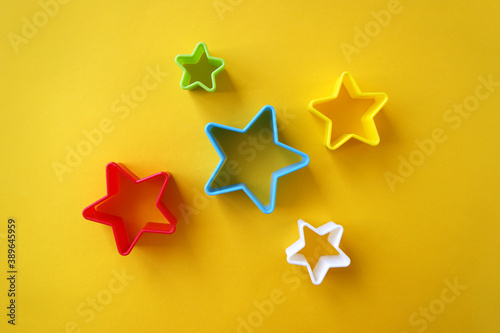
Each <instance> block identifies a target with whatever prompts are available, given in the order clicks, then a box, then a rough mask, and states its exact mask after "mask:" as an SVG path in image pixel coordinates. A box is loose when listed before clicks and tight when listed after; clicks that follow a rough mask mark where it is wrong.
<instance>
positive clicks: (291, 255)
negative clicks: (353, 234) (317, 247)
mask: <svg viewBox="0 0 500 333" xmlns="http://www.w3.org/2000/svg"><path fill="white" fill-rule="evenodd" d="M298 225H299V235H300V238H299V240H297V241H296V242H295V243H293V244H292V245H290V246H289V247H288V248H287V249H286V251H285V252H286V260H287V261H288V263H290V264H293V265H300V266H306V267H307V270H308V271H309V275H310V276H311V280H312V283H314V284H316V285H318V284H320V283H321V282H323V279H324V278H325V275H326V273H327V272H328V269H330V268H331V267H347V266H349V264H350V263H351V259H349V257H348V256H347V255H346V254H345V253H344V252H343V251H342V250H341V249H340V248H339V243H340V239H341V238H342V233H343V231H344V228H342V226H341V225H338V224H336V223H334V222H328V223H326V224H323V225H322V226H321V227H319V228H315V227H313V226H312V225H310V224H309V223H307V222H305V221H304V220H301V219H299V220H298ZM304 227H308V228H309V229H311V230H312V231H314V232H315V233H317V234H318V235H319V236H323V235H326V234H329V235H328V242H329V243H330V244H331V245H332V246H333V247H334V248H335V250H337V252H338V254H336V255H325V256H321V257H319V259H318V262H317V263H316V266H314V269H311V265H310V264H309V262H308V261H307V259H306V257H305V256H304V255H303V254H301V253H299V251H300V250H302V249H303V248H304V247H305V245H306V241H305V238H304Z"/></svg>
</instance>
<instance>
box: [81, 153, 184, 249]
mask: <svg viewBox="0 0 500 333" xmlns="http://www.w3.org/2000/svg"><path fill="white" fill-rule="evenodd" d="M120 176H124V178H123V177H122V180H121V181H120ZM170 177H171V175H170V173H167V172H159V173H156V174H154V175H151V176H149V177H146V178H142V179H139V177H137V176H136V175H135V174H133V173H132V172H131V171H130V170H128V169H127V168H126V167H125V166H124V165H121V164H118V163H114V162H111V163H109V164H108V165H107V166H106V185H107V194H106V195H105V196H104V197H103V198H101V199H99V200H98V201H96V202H94V203H93V204H91V205H90V206H88V207H86V208H85V209H84V210H83V213H82V215H83V217H84V218H85V219H87V220H90V221H94V222H98V223H102V224H106V225H109V226H111V227H112V228H113V234H114V236H115V241H116V246H117V248H118V252H119V253H120V254H121V255H123V256H126V255H128V254H129V253H130V251H132V248H133V247H134V246H135V244H136V243H137V241H138V240H139V238H140V237H141V235H142V234H143V233H145V232H150V233H159V234H171V233H173V232H174V231H175V225H176V223H177V220H176V218H175V217H174V216H173V215H172V213H171V212H170V211H169V210H168V208H167V207H166V206H165V204H164V203H163V201H162V197H163V195H164V192H165V188H166V186H167V183H168V181H169V179H170ZM123 179H125V180H126V181H127V182H130V183H131V184H132V185H137V184H140V183H145V182H148V181H151V180H155V181H156V180H161V181H163V185H162V186H161V190H160V192H159V194H158V198H157V200H156V207H157V208H158V210H159V211H160V212H161V214H162V215H163V216H164V217H165V218H166V220H167V221H168V222H169V223H158V222H147V223H145V225H144V227H143V228H142V229H141V230H140V231H139V233H138V234H137V236H136V237H135V238H134V239H133V240H132V241H130V239H129V236H128V233H127V229H126V227H125V223H124V219H123V218H122V217H120V216H117V215H112V214H110V213H107V212H106V211H102V210H99V206H100V205H101V204H103V203H104V202H106V201H108V200H110V199H113V198H115V197H116V196H117V195H118V194H119V193H120V189H121V186H120V184H122V185H123V184H124V183H123Z"/></svg>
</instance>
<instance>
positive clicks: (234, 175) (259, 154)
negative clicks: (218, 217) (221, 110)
mask: <svg viewBox="0 0 500 333" xmlns="http://www.w3.org/2000/svg"><path fill="white" fill-rule="evenodd" d="M205 132H206V134H207V136H208V138H209V140H210V142H211V143H212V145H213V146H214V148H215V150H216V152H217V154H218V155H219V157H220V161H219V163H218V164H217V167H216V168H215V170H214V172H213V173H212V175H211V176H210V178H209V180H208V182H207V184H206V185H205V192H206V193H207V194H209V195H218V194H223V193H228V192H233V191H238V190H243V191H244V192H245V193H246V194H247V195H248V197H250V199H251V200H252V201H253V202H254V203H255V204H256V205H257V207H259V209H260V210H261V211H262V212H264V213H266V214H269V213H271V212H272V211H273V210H274V207H275V204H276V187H277V182H278V178H279V177H281V176H284V175H286V174H289V173H291V172H294V171H297V170H299V169H301V168H303V167H305V166H306V165H308V164H309V156H308V155H307V154H305V153H303V152H301V151H298V150H297V149H294V148H292V147H289V146H287V145H285V144H283V143H281V142H279V141H278V127H277V121H276V111H275V110H274V108H273V107H272V106H270V105H266V106H264V107H263V108H262V109H261V110H260V111H259V112H258V113H257V115H256V116H255V117H254V118H253V119H252V120H251V121H250V122H249V123H248V124H247V125H246V127H245V128H243V129H238V128H234V127H229V126H225V125H220V124H216V123H208V124H207V125H206V126H205ZM228 151H230V153H231V155H232V156H229V157H228V154H227V153H228ZM235 156H236V158H234V157H235ZM277 157H278V159H276V158H277ZM273 159H275V160H273ZM274 168H276V169H274ZM262 170H267V173H269V172H270V171H271V170H274V171H272V173H271V175H270V177H267V178H266V177H263V176H262V173H266V171H262ZM245 176H247V177H248V178H252V177H253V178H254V180H255V181H254V182H251V181H247V182H245V181H244V180H243V179H242V178H244V177H245ZM263 182H267V183H266V184H265V186H260V185H262V183H263ZM259 187H260V189H261V191H260V192H259V191H258V190H259ZM252 188H253V189H254V190H252ZM263 193H264V194H263Z"/></svg>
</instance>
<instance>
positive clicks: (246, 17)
mask: <svg viewBox="0 0 500 333" xmlns="http://www.w3.org/2000/svg"><path fill="white" fill-rule="evenodd" d="M44 1H46V0H42V2H44ZM221 1H222V0H221ZM222 3H223V4H225V5H226V7H225V8H224V9H225V11H223V12H221V10H223V9H220V10H219V12H218V10H217V9H216V7H215V6H214V2H213V1H212V0H206V1H205V0H204V1H175V2H174V1H152V0H147V1H138V0H137V1H100V2H98V3H97V2H88V1H81V0H73V1H72V2H70V3H68V4H65V5H60V8H59V11H58V12H57V13H56V14H55V15H54V16H53V17H50V19H49V20H48V22H47V24H46V25H45V26H43V27H41V28H39V29H38V32H37V33H36V35H34V36H32V38H29V39H28V42H27V43H26V44H21V45H19V47H18V52H17V53H16V52H15V49H14V47H13V46H12V44H11V42H10V41H9V38H8V36H9V33H11V32H12V33H15V34H17V35H21V34H22V27H23V24H24V23H23V17H26V18H27V19H28V20H29V21H31V22H32V21H33V15H35V14H36V13H37V12H39V11H40V10H41V7H40V5H39V3H38V1H14V2H12V1H5V0H4V1H2V3H1V4H0V18H1V19H0V22H1V23H0V37H1V38H0V55H1V57H0V91H1V93H0V110H1V111H0V112H1V118H0V122H1V124H2V125H1V126H2V127H1V128H2V130H1V132H0V133H1V134H0V135H1V140H2V145H1V148H0V149H1V150H0V153H1V156H2V167H1V171H0V175H1V191H2V192H1V198H2V204H1V205H0V217H1V220H2V223H0V227H1V229H0V241H1V242H2V245H1V247H0V250H1V252H0V253H1V254H0V268H1V273H0V277H1V279H0V280H1V281H2V282H0V295H2V296H1V297H0V302H2V303H1V306H0V308H2V309H4V310H2V316H1V318H2V319H1V322H0V331H2V332H3V331H7V332H10V331H18V332H64V331H65V327H66V326H67V325H69V326H68V327H71V326H72V325H73V324H72V322H74V323H75V325H77V326H78V327H77V328H78V329H77V330H76V331H78V330H80V331H81V332H112V331H115V332H235V331H237V330H238V328H240V331H241V332H245V331H251V330H252V331H254V332H273V331H274V332H275V331H284V332H418V331H425V332H497V331H498V329H499V319H498V311H499V310H500V292H499V287H498V281H499V279H500V274H499V273H500V269H499V264H498V263H499V260H498V253H499V246H500V245H499V244H500V242H499V241H498V239H499V237H498V235H499V232H500V227H499V225H500V223H499V222H500V216H499V212H498V208H499V204H500V199H499V198H500V196H499V194H500V176H499V174H498V168H499V162H500V159H499V157H500V153H499V149H498V147H499V144H500V137H499V135H498V125H499V124H500V112H498V110H499V108H500V89H499V87H496V88H495V89H496V90H495V91H494V92H492V93H491V94H490V96H489V97H488V98H486V99H485V100H481V101H480V103H479V106H478V108H477V110H475V111H474V112H471V113H470V115H469V116H468V117H467V118H464V119H463V121H462V122H461V124H460V126H458V127H457V126H455V127H457V128H456V129H453V128H452V125H456V124H455V123H454V122H449V121H448V122H447V121H446V120H445V117H446V115H447V112H448V111H447V110H448V109H450V108H452V107H453V104H462V103H463V102H464V100H465V99H466V98H467V97H468V96H473V95H474V93H475V89H476V87H477V86H478V84H479V81H478V77H479V76H483V77H485V78H487V77H488V76H490V75H491V76H492V78H493V80H494V81H495V82H499V81H500V67H499V59H500V47H499V42H498V33H499V16H498V13H499V11H500V4H499V3H498V2H495V1H460V2H457V1H439V2H436V1H430V0H429V1H407V0H401V3H400V5H399V7H398V8H399V12H398V13H397V14H392V15H391V22H390V23H388V24H386V26H384V27H381V28H380V31H377V30H376V28H374V29H375V30H374V31H372V32H371V34H372V35H373V37H370V38H369V41H368V42H367V43H366V44H367V45H363V47H359V48H358V51H359V52H358V53H353V54H351V55H350V56H349V57H346V55H345V54H344V52H343V51H342V48H341V45H344V46H345V44H343V43H348V44H350V45H352V46H356V44H355V40H354V39H355V36H356V30H355V29H356V27H357V28H359V29H361V30H363V29H365V26H366V25H367V24H368V23H369V22H376V21H374V16H373V15H372V13H371V12H372V11H374V12H379V11H381V10H387V7H388V5H389V4H390V3H391V2H390V1H386V0H382V1H370V2H364V1H363V2H362V1H359V2H358V1H307V2H305V1H297V0H294V1H269V0H241V1H237V0H233V1H229V0H223V1H222ZM371 25H372V26H373V23H371ZM11 36H12V35H11ZM199 41H204V42H205V43H207V45H208V48H209V51H210V53H211V55H213V56H216V57H221V58H223V59H224V60H225V61H226V70H225V72H224V73H223V74H220V75H219V76H218V77H217V85H218V89H217V92H215V93H212V94H210V93H206V92H205V91H194V92H188V91H184V90H182V89H180V87H179V82H180V78H181V74H182V72H181V70H180V69H179V68H178V67H177V65H176V64H175V63H174V58H175V56H176V55H177V54H189V53H191V52H192V50H193V49H194V46H195V45H196V43H197V42H199ZM365 42H366V41H365ZM358 45H360V44H359V41H358ZM148 66H149V67H151V68H155V67H156V66H159V68H161V70H162V71H164V72H167V73H168V76H167V77H165V78H164V79H163V81H162V82H161V83H160V84H159V85H158V87H157V88H156V89H154V90H153V91H151V92H149V93H148V96H147V98H146V99H145V100H144V101H143V102H141V103H139V105H138V106H137V108H136V109H133V110H131V111H130V114H129V115H128V117H126V118H125V119H123V120H122V119H120V118H119V117H118V115H119V114H117V113H114V112H113V110H112V107H113V103H114V101H115V100H116V99H118V98H120V95H121V94H122V93H127V94H130V91H131V89H132V88H134V87H135V86H137V85H140V84H141V83H142V80H143V78H144V77H145V75H146V74H147V71H146V68H147V67H148ZM346 70H348V71H350V72H351V73H352V74H353V76H354V79H355V80H356V81H357V83H358V85H359V86H360V89H361V90H362V91H364V92H378V91H381V92H385V93H387V94H388V96H389V102H388V103H387V105H386V106H385V107H384V108H383V109H382V111H381V112H380V113H379V114H378V115H377V116H376V118H375V121H376V124H377V126H378V130H379V133H380V137H381V143H380V145H379V146H376V147H371V146H368V145H366V144H361V143H359V144H358V143H355V142H349V143H348V144H346V145H344V146H342V147H341V148H340V149H338V150H337V151H329V150H328V149H326V148H325V147H324V145H323V134H324V129H325V124H324V122H322V121H321V120H320V119H319V118H317V117H315V116H313V115H312V114H311V113H310V112H309V111H308V110H307V105H308V104H309V102H310V101H311V100H313V99H316V98H321V97H326V96H328V95H330V94H331V93H332V91H333V88H334V83H335V80H336V79H337V78H338V77H339V76H340V74H341V73H342V72H343V71H346ZM484 91H485V90H483V92H484ZM266 104H270V105H273V106H274V107H275V108H276V110H277V111H278V113H280V112H281V113H282V114H283V112H286V114H289V116H288V118H283V117H282V118H281V121H282V122H283V123H282V124H281V125H282V126H281V128H280V133H279V138H280V141H282V142H284V143H285V144H288V145H290V146H292V147H294V148H297V149H299V150H301V151H303V152H305V153H307V154H308V155H309V156H310V158H311V162H310V164H309V166H308V167H306V168H305V169H302V170H300V171H298V172H295V173H292V174H289V175H287V176H284V177H282V178H281V179H280V180H279V182H278V191H277V205H276V209H275V211H274V212H273V213H272V214H270V215H265V214H263V213H262V212H261V211H260V210H259V209H258V208H257V207H256V206H255V205H254V204H253V203H252V202H251V201H250V199H249V198H248V197H247V196H246V195H244V194H243V193H229V194H224V195H220V196H215V197H208V196H207V195H205V194H204V191H203V186H204V185H205V182H206V181H207V180H208V178H209V176H210V175H211V173H212V172H213V170H214V168H215V166H216V164H217V162H218V156H217V155H216V152H215V150H214V149H213V147H212V146H211V144H210V142H209V140H208V139H207V137H206V135H205V133H204V130H203V129H204V126H205V125H206V123H208V122H210V121H213V122H217V123H221V124H226V125H229V126H235V127H240V128H242V127H243V126H245V125H246V124H247V123H248V121H250V120H251V119H252V117H253V116H254V115H255V114H256V113H257V112H258V111H259V110H260V109H261V108H262V106H264V105H266ZM105 118H109V119H110V120H111V122H112V126H113V128H114V130H113V131H112V132H111V133H109V134H105V136H104V138H103V140H102V143H100V144H99V145H98V146H94V147H93V150H92V152H91V153H90V154H89V155H88V156H85V157H83V158H82V161H81V163H80V164H79V165H78V166H76V167H74V168H72V172H71V173H65V174H64V175H63V176H62V181H59V179H58V177H57V176H56V173H55V172H54V170H53V167H52V164H53V162H59V163H65V158H66V153H67V151H66V146H70V147H72V148H75V147H76V146H77V145H78V144H79V143H80V142H81V141H82V140H84V139H85V137H84V136H83V134H82V131H83V130H91V129H94V128H96V127H97V126H98V124H99V123H100V122H101V121H102V120H103V119H105ZM283 119H284V120H283ZM278 122H280V120H278ZM436 128H441V129H443V131H444V132H445V134H446V136H447V140H446V141H445V142H443V143H440V144H437V145H436V148H435V151H434V152H433V153H432V154H430V155H429V156H426V158H425V161H424V162H423V163H422V164H421V165H419V166H417V167H415V170H414V172H413V174H411V175H409V176H408V177H405V178H404V180H405V181H404V182H398V183H397V184H395V185H394V187H393V188H391V186H390V185H389V183H388V181H387V180H386V176H385V173H386V172H387V171H388V172H392V173H394V174H397V172H398V166H399V165H400V158H399V156H402V157H403V158H404V159H408V158H409V156H410V154H411V153H412V152H414V151H415V150H416V149H417V148H418V147H417V145H416V143H415V140H424V139H428V138H430V137H431V135H432V132H433V131H434V130H435V129H436ZM351 141H352V140H351ZM415 154H418V153H415ZM415 154H414V156H416V155H415ZM110 161H114V162H121V163H124V164H125V165H126V166H127V167H128V168H130V169H131V170H132V171H133V172H134V173H135V174H137V175H138V176H139V177H146V176H148V175H151V174H153V173H156V172H159V171H169V172H171V173H172V175H173V177H174V181H173V182H172V183H170V184H169V187H168V188H169V190H168V192H169V193H170V194H171V195H172V198H173V199H172V201H171V202H170V203H169V207H170V209H171V210H172V211H173V213H174V214H175V215H176V216H177V218H178V220H179V222H178V227H177V231H176V232H175V233H174V234H172V235H144V237H142V238H141V240H140V241H139V243H138V244H137V246H136V247H135V248H134V249H133V250H132V253H131V254H130V255H129V256H127V257H122V256H120V255H119V254H118V252H117V250H116V246H115V242H114V238H113V235H112V232H111V229H110V228H109V227H107V226H105V225H101V224H98V223H93V222H90V221H87V220H85V219H83V217H82V216H81V212H82V210H83V208H84V207H86V206H87V205H89V204H90V203H92V202H94V201H96V200H98V199H99V198H101V197H102V196H103V195H104V194H105V165H106V164H107V163H108V162H110ZM182 203H184V204H185V205H189V206H190V207H193V208H195V209H196V210H195V211H191V212H192V213H193V214H191V215H190V216H189V217H185V216H183V215H182V213H181V211H180V208H179V207H185V206H182V205H181V204H182ZM179 205H181V206H179ZM9 217H14V218H15V219H16V221H17V225H18V242H17V249H18V270H19V274H18V286H17V288H18V297H17V304H18V308H17V311H18V313H17V315H18V317H17V325H16V326H15V327H11V325H8V324H7V323H6V321H7V317H6V316H5V314H4V313H6V309H5V307H6V306H7V302H8V298H7V295H6V291H7V281H6V279H5V277H4V274H6V273H5V270H6V267H5V264H6V256H7V255H6V251H7V248H6V245H5V240H6V237H5V234H6V231H7V219H8V218H9ZM298 218H302V219H304V220H306V221H308V222H309V223H311V224H312V225H314V226H316V227H318V226H320V225H322V224H324V223H326V222H328V221H335V222H336V223H338V224H341V225H342V226H343V227H344V236H343V238H342V241H341V243H340V248H341V249H343V250H344V252H345V253H346V254H347V255H348V256H349V257H350V258H351V260H352V263H351V266H350V267H348V268H339V269H331V270H330V271H329V273H328V274H327V276H326V278H325V280H324V282H323V283H322V284H321V285H320V286H314V285H313V284H312V283H311V282H310V279H309V277H308V276H307V275H304V273H305V272H306V270H305V268H304V267H298V266H297V267H293V266H291V265H289V264H288V263H287V262H286V257H285V249H286V248H287V247H288V246H289V245H291V244H292V243H293V242H294V241H296V240H297V239H298V230H297V219H298ZM123 270H124V271H125V272H126V274H127V275H129V276H131V277H133V280H129V281H127V282H126V283H125V284H126V286H124V287H123V288H121V289H120V292H116V293H114V294H113V296H112V300H111V301H109V304H107V305H106V306H104V307H103V308H102V309H100V310H101V311H99V312H98V311H95V312H94V315H93V316H91V315H90V314H88V312H87V315H82V314H81V311H78V309H80V310H82V309H84V310H86V311H88V310H89V309H90V308H89V307H87V305H86V302H87V299H88V298H89V297H90V298H95V297H96V295H98V294H99V293H100V294H99V295H100V296H101V297H104V296H103V295H105V294H106V293H107V292H106V291H103V290H106V289H109V284H110V283H114V282H116V281H115V280H114V273H113V272H115V273H116V272H123ZM455 279H456V281H458V283H459V284H460V285H465V286H467V289H465V290H463V291H461V292H460V294H459V296H457V297H456V298H455V299H454V301H453V302H451V303H449V304H448V303H446V304H445V308H444V309H440V308H439V304H441V303H440V301H439V299H440V298H441V294H442V293H443V292H444V293H445V294H446V292H447V285H446V282H445V281H449V282H450V283H453V281H454V280H455ZM292 281H293V282H292ZM116 286H118V284H116V283H115V287H116ZM115 289H116V288H115ZM115 291H116V290H115ZM273 293H274V294H276V293H278V294H280V293H281V294H282V295H281V298H280V300H281V301H282V302H281V303H280V304H275V305H273V308H274V309H273V311H270V310H269V308H270V307H269V306H268V308H267V310H266V311H264V312H266V313H267V315H268V316H266V315H263V314H258V313H257V312H256V311H258V310H257V306H256V304H267V305H269V303H268V301H269V300H270V299H271V298H272V296H271V295H272V294H273ZM106 295H109V294H106ZM447 295H448V296H450V295H452V294H449V293H448V294H447ZM256 302H257V303H256ZM82 304H83V305H82ZM443 304H444V303H443ZM430 305H432V306H435V307H436V306H437V307H438V308H439V310H440V311H441V312H442V313H440V314H439V315H437V316H435V318H433V320H432V321H431V320H427V321H426V324H425V327H424V324H423V323H422V322H419V324H418V325H417V324H415V323H413V324H412V323H411V321H410V320H411V317H412V315H414V313H415V312H418V311H419V309H420V308H421V307H422V308H428V307H429V306H430ZM269 312H272V313H269ZM91 317H92V319H90V318H91ZM249 317H250V320H251V321H252V320H253V323H254V324H256V323H257V324H259V325H254V326H258V327H250V326H249V327H247V328H242V326H241V322H242V321H245V322H246V323H247V324H248V320H249ZM416 318H419V319H421V318H422V317H420V316H419V317H416ZM414 319H415V318H414ZM68 323H70V324H68Z"/></svg>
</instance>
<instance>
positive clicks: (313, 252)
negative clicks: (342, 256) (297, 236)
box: [298, 227, 339, 270]
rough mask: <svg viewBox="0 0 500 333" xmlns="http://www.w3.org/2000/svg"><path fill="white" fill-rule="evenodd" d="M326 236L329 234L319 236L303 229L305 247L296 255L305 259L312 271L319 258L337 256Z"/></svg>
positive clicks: (307, 229) (305, 228)
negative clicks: (300, 255)
mask: <svg viewBox="0 0 500 333" xmlns="http://www.w3.org/2000/svg"><path fill="white" fill-rule="evenodd" d="M328 235H329V234H326V235H323V236H320V235H318V234H317V233H315V232H314V231H313V230H311V229H309V228H307V227H304V240H305V242H306V245H305V246H304V248H302V250H300V251H299V252H298V253H300V254H302V255H303V256H304V257H305V258H306V260H307V262H308V263H309V266H311V269H312V270H314V267H315V266H316V264H317V263H318V260H319V258H320V257H322V256H334V255H338V254H339V252H338V251H337V250H336V249H335V248H334V247H333V246H332V244H330V243H329V242H328Z"/></svg>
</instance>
